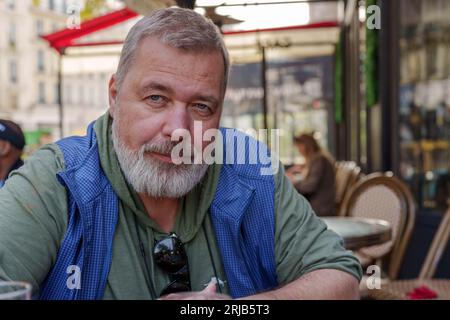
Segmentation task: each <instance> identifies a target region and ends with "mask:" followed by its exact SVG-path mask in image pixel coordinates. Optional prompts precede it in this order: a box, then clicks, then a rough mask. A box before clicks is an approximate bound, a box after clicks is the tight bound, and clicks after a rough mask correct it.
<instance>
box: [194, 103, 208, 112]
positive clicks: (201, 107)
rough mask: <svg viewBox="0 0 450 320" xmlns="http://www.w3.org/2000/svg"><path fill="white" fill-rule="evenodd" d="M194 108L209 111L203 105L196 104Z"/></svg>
mask: <svg viewBox="0 0 450 320" xmlns="http://www.w3.org/2000/svg"><path fill="white" fill-rule="evenodd" d="M194 107H195V108H197V109H200V110H202V111H207V110H209V107H208V106H207V105H206V104H203V103H196V104H194Z"/></svg>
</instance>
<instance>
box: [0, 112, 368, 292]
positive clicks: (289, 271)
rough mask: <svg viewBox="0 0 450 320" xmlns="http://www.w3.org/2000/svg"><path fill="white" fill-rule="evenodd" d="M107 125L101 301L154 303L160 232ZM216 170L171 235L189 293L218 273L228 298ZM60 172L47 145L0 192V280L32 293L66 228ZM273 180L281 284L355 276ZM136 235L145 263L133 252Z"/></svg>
mask: <svg viewBox="0 0 450 320" xmlns="http://www.w3.org/2000/svg"><path fill="white" fill-rule="evenodd" d="M110 122H111V121H110V118H109V117H108V116H107V115H104V116H102V117H100V118H99V119H98V120H97V122H96V124H95V127H94V128H95V132H96V134H97V139H98V145H99V155H100V162H101V165H102V168H103V170H104V172H105V174H106V176H107V177H108V179H109V181H110V183H111V185H112V186H113V188H114V190H115V192H116V193H117V195H118V197H119V199H120V201H119V220H118V224H117V227H116V232H115V236H114V247H113V259H112V264H111V269H110V273H109V276H108V281H107V285H106V288H105V295H104V298H105V299H154V298H156V297H157V296H158V295H159V293H160V292H161V291H162V290H163V289H164V288H165V287H166V286H167V284H169V282H170V281H169V277H168V275H167V274H165V273H164V272H163V271H162V270H160V269H159V268H158V267H157V266H156V265H154V263H153V260H152V259H151V252H152V249H153V245H154V242H155V240H159V239H160V238H161V237H163V236H164V235H166V234H165V233H164V232H162V231H161V229H160V228H159V227H158V226H157V225H156V224H155V223H154V222H153V221H152V220H151V219H150V218H149V216H148V214H147V213H146V210H145V208H144V206H143V204H142V202H141V200H140V199H139V197H138V196H137V194H136V192H135V191H134V190H133V189H132V188H131V186H130V185H129V184H128V183H127V182H126V180H125V178H124V176H123V174H122V172H121V169H120V166H119V163H118V161H117V158H116V155H115V153H114V149H113V146H112V141H111V138H110V137H111V135H110V131H111V123H110ZM220 168H221V167H220V165H217V164H216V165H211V166H210V167H209V168H208V171H207V174H206V175H205V177H204V179H203V180H202V182H201V183H200V184H199V185H198V186H196V187H195V188H194V189H193V190H192V191H191V192H189V193H188V194H187V195H186V196H185V197H183V198H182V199H180V204H181V205H180V206H179V209H178V210H179V211H178V214H177V220H176V223H175V226H174V230H173V231H174V232H175V233H177V235H178V236H179V237H180V239H181V240H182V241H183V243H184V244H185V249H186V253H187V255H188V260H189V270H190V278H191V285H192V289H193V290H202V289H203V288H204V287H205V285H206V284H207V283H209V281H210V280H211V278H212V277H215V276H216V275H217V277H218V278H219V279H220V280H222V281H224V287H223V292H224V293H229V291H228V285H227V282H226V276H225V273H224V269H223V265H222V260H221V256H220V252H219V250H218V247H217V243H216V240H215V234H214V229H213V227H212V224H211V221H210V218H209V214H208V208H209V206H210V204H211V202H212V199H213V197H214V194H215V190H216V186H217V182H218V178H219V173H220ZM64 169H65V164H64V158H63V155H62V153H61V151H60V149H59V147H58V146H57V145H55V144H51V145H46V146H44V147H43V148H41V149H40V150H39V151H37V152H35V154H34V155H32V156H31V157H30V158H29V159H28V160H27V161H26V163H25V165H24V166H23V167H22V168H20V169H19V170H17V171H14V172H13V173H12V174H11V176H10V178H9V179H8V180H7V181H6V184H5V186H4V187H3V188H2V189H0V204H1V206H0V280H21V281H27V282H29V283H31V284H32V285H33V288H34V291H35V292H36V291H38V290H39V286H40V285H41V284H42V283H43V281H44V279H45V277H46V275H47V274H48V272H49V270H50V269H51V266H52V265H53V264H54V263H55V261H56V257H57V252H58V248H59V246H60V244H61V242H62V240H63V238H64V234H65V231H66V227H67V195H66V190H65V188H64V187H63V186H62V185H61V184H60V183H59V182H58V180H57V178H56V173H57V172H59V171H61V170H64ZM275 182H276V192H275V209H276V212H275V218H276V221H275V261H276V270H277V276H278V281H279V283H280V285H283V284H286V283H288V282H290V281H292V280H295V279H297V278H299V277H301V276H302V275H304V274H306V273H308V272H311V271H313V270H317V269H337V270H341V271H344V272H347V273H350V274H352V275H354V276H355V277H356V278H358V279H361V276H362V271H361V266H360V264H359V262H358V260H357V259H356V258H355V257H354V256H353V255H352V254H351V253H350V252H349V251H346V250H344V248H343V247H342V242H341V239H340V238H339V237H338V236H337V235H336V234H335V233H334V232H332V231H330V230H327V228H326V225H325V223H324V222H323V221H321V220H320V219H319V218H317V217H316V216H315V214H314V213H313V211H312V210H311V207H310V205H309V204H308V202H307V201H306V200H305V198H303V197H302V196H301V195H299V194H298V193H297V191H296V190H295V189H294V188H293V186H292V184H291V183H290V181H289V180H288V179H287V178H286V177H285V175H284V171H283V169H282V166H281V165H280V171H279V172H278V174H277V175H275ZM136 224H137V225H136ZM138 233H139V234H140V238H141V241H142V243H143V244H144V250H145V256H146V258H147V261H146V262H147V263H145V262H144V258H143V256H142V255H141V251H140V249H139V240H138ZM208 242H209V247H210V249H208ZM146 264H147V267H146ZM214 269H215V271H214ZM81 285H82V284H81ZM152 292H153V293H152Z"/></svg>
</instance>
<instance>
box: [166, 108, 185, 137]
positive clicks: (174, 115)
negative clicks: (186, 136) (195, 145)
mask: <svg viewBox="0 0 450 320" xmlns="http://www.w3.org/2000/svg"><path fill="white" fill-rule="evenodd" d="M189 125H190V118H189V112H188V110H187V106H186V105H185V104H183V103H178V104H176V105H174V106H172V108H170V111H169V112H167V114H166V117H165V119H164V125H163V128H162V134H163V135H164V136H165V137H168V138H171V137H172V135H173V134H174V132H175V130H181V129H185V130H188V131H189Z"/></svg>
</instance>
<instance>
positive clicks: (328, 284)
mask: <svg viewBox="0 0 450 320" xmlns="http://www.w3.org/2000/svg"><path fill="white" fill-rule="evenodd" d="M359 298H360V296H359V284H358V280H357V279H356V278H355V277H354V276H352V275H350V274H348V273H346V272H343V271H339V270H333V269H322V270H316V271H312V272H310V273H307V274H305V275H304V276H302V277H301V278H299V279H297V280H294V281H292V282H291V283H288V284H287V285H285V286H283V287H281V288H278V289H275V290H272V291H267V292H263V293H260V294H257V295H254V296H249V297H245V298H242V299H243V300H357V299H359Z"/></svg>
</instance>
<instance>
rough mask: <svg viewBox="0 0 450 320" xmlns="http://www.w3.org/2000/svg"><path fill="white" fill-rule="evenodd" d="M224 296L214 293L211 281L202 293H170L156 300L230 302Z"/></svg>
mask: <svg viewBox="0 0 450 320" xmlns="http://www.w3.org/2000/svg"><path fill="white" fill-rule="evenodd" d="M230 299H231V297H230V296H227V295H225V294H220V293H216V282H215V281H211V282H210V283H209V284H208V286H207V287H206V288H205V289H203V290H202V291H196V292H192V291H191V292H179V293H171V294H168V295H166V296H163V297H161V298H159V299H158V300H230Z"/></svg>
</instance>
